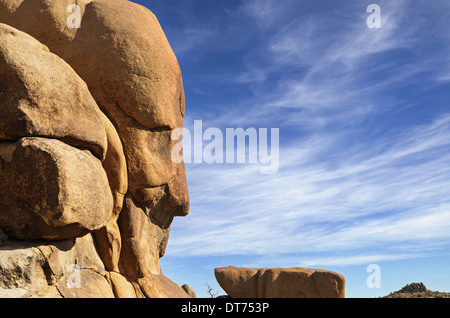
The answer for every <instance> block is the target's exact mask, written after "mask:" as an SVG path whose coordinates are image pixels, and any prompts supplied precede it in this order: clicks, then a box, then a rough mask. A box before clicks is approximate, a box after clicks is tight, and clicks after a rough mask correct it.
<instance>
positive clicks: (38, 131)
mask: <svg viewBox="0 0 450 318" xmlns="http://www.w3.org/2000/svg"><path fill="white" fill-rule="evenodd" d="M0 106H1V107H0V140H14V141H15V140H18V139H20V138H22V137H33V136H36V137H48V138H56V139H59V140H62V141H64V142H66V143H67V144H70V145H72V146H76V147H83V148H85V149H89V150H90V151H91V152H92V153H93V154H94V155H96V156H97V157H98V158H99V159H101V160H103V158H104V157H105V154H106V149H107V139H106V132H105V125H104V123H103V119H102V112H101V111H100V109H99V108H98V106H97V103H96V102H95V100H94V98H93V97H92V95H91V94H90V92H89V90H88V88H87V86H86V84H85V82H84V81H83V80H82V79H81V78H80V77H79V76H78V75H77V74H76V73H75V72H74V71H73V69H72V68H71V67H70V66H69V65H68V64H67V63H66V62H64V61H63V60H62V59H61V58H59V57H58V56H56V55H55V54H53V53H51V52H49V50H48V48H47V47H46V46H45V45H43V44H41V43H40V42H39V41H37V40H36V39H34V38H32V37H31V36H30V35H28V34H26V33H24V32H21V31H19V30H17V29H14V28H12V27H10V26H8V25H5V24H0Z"/></svg>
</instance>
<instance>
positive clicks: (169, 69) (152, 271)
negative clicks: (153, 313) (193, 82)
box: [0, 0, 189, 297]
mask: <svg viewBox="0 0 450 318" xmlns="http://www.w3.org/2000/svg"><path fill="white" fill-rule="evenodd" d="M73 4H74V2H73V1H72V0H58V1H54V0H0V23H3V24H2V25H1V26H0V53H1V54H0V114H1V115H2V116H0V117H1V118H0V143H2V144H3V145H4V146H2V147H3V149H5V151H6V152H5V154H6V155H5V156H4V158H9V157H8V155H10V152H11V149H10V148H8V147H9V146H8V145H10V144H12V143H18V142H20V140H23V139H24V137H33V138H36V137H45V138H47V139H49V140H52V141H51V142H50V143H54V141H56V140H57V141H59V142H61V143H64V144H65V146H67V147H70V149H71V154H69V153H67V156H69V157H70V156H74V155H75V154H76V156H80V153H84V154H86V155H88V152H90V153H92V155H91V157H92V158H91V159H96V160H98V161H92V162H95V166H96V168H93V166H92V165H87V164H86V165H83V164H82V163H81V162H80V163H79V165H78V166H77V168H76V169H77V171H78V172H79V176H76V175H75V173H74V174H73V175H71V176H70V178H68V179H67V183H66V184H62V183H60V180H59V179H58V177H59V175H57V176H55V175H51V174H52V172H50V171H49V170H42V167H41V166H38V163H35V164H32V165H31V166H30V168H29V169H28V170H27V171H28V172H29V173H30V175H32V173H34V175H33V178H34V177H35V176H38V175H39V176H41V175H42V176H43V178H44V180H46V181H45V184H47V181H48V182H53V183H52V184H53V185H54V186H55V187H57V188H58V189H59V188H64V187H66V188H67V189H70V187H71V186H72V184H71V183H72V182H74V183H75V184H76V185H75V186H79V187H81V183H80V180H81V179H82V178H84V177H86V179H85V181H86V182H85V185H84V186H83V187H81V188H83V189H82V190H80V191H85V192H83V193H84V194H83V199H82V200H81V201H82V202H81V203H83V202H84V201H83V200H85V201H86V202H90V203H89V204H91V203H92V204H94V201H92V200H91V199H92V198H93V197H95V198H96V199H97V201H98V202H96V203H95V204H97V205H98V206H100V208H98V206H91V207H90V208H87V207H88V205H83V208H82V210H83V211H81V212H79V213H78V212H77V213H73V214H72V215H73V217H74V218H70V217H69V215H70V213H69V211H68V210H67V212H68V214H64V217H62V216H60V215H58V214H55V213H54V211H56V210H57V209H56V208H55V209H56V210H51V209H46V208H44V209H42V208H41V209H40V210H39V211H37V208H36V205H38V204H36V205H33V204H34V203H35V202H38V201H39V200H41V201H39V202H38V203H39V204H42V202H43V201H42V200H44V201H45V199H43V198H42V197H41V195H42V194H43V193H44V192H45V191H47V190H49V187H48V186H47V188H45V187H44V189H42V190H39V189H38V187H37V186H36V185H35V186H33V185H32V184H27V187H29V188H30V191H31V190H32V191H35V194H36V195H35V197H34V198H31V195H29V196H28V197H27V196H25V197H19V196H15V197H14V198H12V199H10V201H9V202H10V203H11V204H8V206H9V207H10V208H9V212H7V213H3V212H2V211H0V220H2V213H3V220H4V225H2V223H1V222H0V227H2V226H3V229H4V230H5V232H6V233H7V234H8V235H10V236H11V237H13V238H20V239H22V240H28V239H31V238H39V239H46V240H54V239H66V238H67V239H73V238H75V237H77V236H83V235H85V234H86V233H90V234H89V235H90V236H91V237H92V238H93V240H91V241H90V243H89V244H91V245H92V246H90V247H89V249H90V250H93V251H94V250H95V251H96V252H97V256H98V257H99V258H100V259H101V261H102V263H103V265H104V269H105V270H106V272H107V274H105V275H104V276H102V277H105V278H106V281H107V283H108V285H109V286H110V287H111V290H112V291H113V293H114V295H115V297H189V296H188V295H187V293H186V292H185V291H184V290H183V289H182V288H181V287H180V286H178V285H176V284H175V283H173V282H171V281H170V280H169V279H168V278H166V277H165V276H164V275H162V273H161V269H160V265H159V258H160V257H162V256H163V255H164V252H165V247H166V245H167V242H168V237H169V231H170V224H171V223H172V220H173V218H174V217H175V216H185V215H187V213H188V211H189V195H188V190H187V186H186V177H185V171H184V164H183V163H174V162H173V161H172V160H171V150H172V146H173V145H174V141H172V140H171V138H170V136H171V133H172V131H173V129H175V128H179V127H182V126H183V117H184V114H185V100H184V91H183V84H182V77H181V71H180V68H179V65H178V61H177V59H176V57H175V55H174V53H173V51H172V49H171V47H170V44H169V42H168V41H167V39H166V37H165V35H164V32H163V30H162V28H161V26H160V25H159V22H158V21H157V19H156V17H155V16H154V15H153V14H152V13H151V12H150V11H149V10H147V9H146V8H144V7H142V6H140V5H137V4H134V3H132V2H130V1H126V0H78V1H76V4H77V5H78V6H79V8H80V13H81V28H70V27H68V25H67V21H68V17H69V15H70V14H71V13H70V12H68V11H67V8H68V6H69V5H73ZM130 17H132V18H130ZM41 43H42V44H41ZM97 105H98V106H97ZM100 109H101V110H100ZM8 142H9V143H10V144H7V143H8ZM33 149H34V148H33ZM67 149H68V148H67ZM44 157H45V156H44ZM50 157H51V156H50ZM95 157H96V158H95ZM45 159H46V160H47V159H48V156H46V157H45ZM72 159H74V157H72ZM72 159H70V158H67V157H66V156H65V155H64V156H61V158H59V157H58V158H57V160H53V159H48V160H49V161H48V162H50V163H52V164H53V166H54V167H57V168H58V169H60V168H61V167H66V168H67V169H69V167H70V166H71V165H73V164H75V163H74V162H73V160H72ZM71 160H72V161H71ZM3 162H4V164H5V165H6V164H8V165H9V166H8V167H9V168H10V169H11V171H9V172H6V168H5V169H3V171H5V173H9V174H10V175H11V176H12V175H14V174H16V175H17V174H18V173H19V172H18V171H19V170H18V168H19V167H18V166H17V164H18V163H16V162H13V163H10V162H8V160H6V159H4V160H3ZM46 162H47V161H46ZM92 162H91V163H92ZM98 163H100V164H101V167H102V169H103V170H104V171H103V172H102V173H101V174H102V177H101V178H100V179H99V180H96V181H95V182H93V183H92V184H89V183H90V182H91V181H92V180H91V179H92V178H96V177H97V174H99V173H100V172H99V171H100V170H101V169H100V168H98V166H99V165H98ZM25 164H26V160H23V163H22V166H23V167H22V166H21V167H20V168H21V169H25V167H24V165H25ZM77 164H78V163H77ZM61 165H62V166H61ZM80 165H81V166H80ZM5 167H6V166H5ZM0 168H1V167H0ZM34 168H36V171H34V170H33V169H34ZM55 169H56V168H55ZM55 169H54V170H55ZM0 170H1V169H0ZM56 170H57V169H56ZM56 170H55V171H56ZM63 170H64V169H63ZM69 170H70V169H69ZM58 171H59V170H58ZM103 176H106V180H107V184H108V185H109V189H108V187H105V186H104V183H105V182H104V181H105V179H104V177H103ZM11 178H13V177H11ZM52 178H53V179H52ZM11 180H12V179H11ZM33 180H34V179H33ZM11 182H16V183H18V182H20V180H18V181H17V180H16V181H10V183H11ZM42 183H44V181H42V182H41V184H42ZM100 183H101V184H102V185H101V186H100ZM37 184H39V182H38V183H37ZM0 187H1V185H0ZM97 188H99V189H97ZM100 188H101V189H100ZM74 189H75V188H74ZM0 190H1V191H2V192H3V191H4V194H2V193H0V196H2V195H5V196H6V195H7V193H8V189H7V186H4V188H1V189H0ZM38 190H39V191H41V192H39V191H38ZM106 190H108V191H109V192H108V191H106ZM105 191H106V193H105ZM74 193H75V192H74ZM80 195H81V194H80ZM70 198H72V197H70ZM59 199H60V198H59V197H58V200H59ZM33 200H34V201H33ZM69 201H70V200H69ZM55 202H56V201H55ZM55 202H54V201H52V202H51V203H52V204H53V206H56V205H58V204H59V203H61V204H60V205H62V206H63V207H65V208H66V207H69V206H70V205H69V203H70V202H69V203H66V202H65V201H64V202H63V201H61V202H59V201H58V202H59V203H58V202H57V203H55ZM81 203H80V204H81ZM106 203H108V204H106ZM5 205H6V204H5ZM106 205H108V206H109V212H108V213H104V212H105V211H104V210H103V209H102V208H105V210H106ZM25 206H26V207H27V208H26V209H25V208H23V207H25ZM13 207H16V209H15V211H13V210H14V209H13ZM17 207H19V208H17ZM20 207H22V208H20ZM58 211H59V210H58ZM38 212H39V213H38ZM14 213H16V214H14ZM13 214H14V216H12V215H13ZM97 214H98V215H97ZM24 215H28V216H30V215H33V217H31V216H30V217H24V219H23V220H24V221H23V222H16V223H17V224H16V225H14V224H13V222H14V220H17V218H18V217H19V216H20V217H23V216H24ZM42 215H45V218H43V217H42ZM94 215H95V218H94ZM75 217H78V218H80V219H82V220H78V221H80V222H81V223H80V222H75V223H71V222H72V221H73V220H74V219H75ZM91 217H92V219H90V218H91ZM93 219H95V222H92V220H93ZM49 220H51V222H50V221H49ZM56 220H59V221H56ZM67 220H69V221H67ZM52 222H53V223H52ZM64 222H66V223H69V225H63V224H65V223H64ZM78 223H80V224H81V225H80V224H78ZM23 224H27V225H26V226H24V225H23ZM119 225H120V226H119ZM77 226H78V228H77ZM59 227H61V228H59ZM83 237H84V236H83ZM5 240H6V239H5ZM6 242H7V244H8V241H6ZM53 243H54V242H48V244H53ZM91 274H92V273H90V272H89V273H84V274H83V276H86V277H90V278H89V279H93V278H92V277H91V276H92V275H91ZM97 280H98V281H97V284H98V286H103V287H101V288H100V289H99V292H98V293H97V294H95V295H100V294H102V293H105V295H107V296H110V289H108V288H106V285H105V284H104V282H105V281H104V280H103V279H100V278H98V279H97ZM52 286H53V285H52ZM55 286H56V287H58V285H57V284H56V285H55ZM52 290H54V288H53V287H52ZM64 290H65V292H64ZM39 293H40V294H42V291H40V292H39ZM44 294H45V293H44ZM51 294H52V293H49V295H51ZM87 294H90V295H94V294H93V291H92V292H89V293H87ZM36 295H37V294H36ZM58 295H61V296H63V297H79V296H80V295H79V294H77V293H76V291H74V290H72V289H69V290H66V288H65V287H64V286H61V287H60V288H59V289H58Z"/></svg>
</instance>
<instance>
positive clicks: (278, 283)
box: [214, 266, 345, 298]
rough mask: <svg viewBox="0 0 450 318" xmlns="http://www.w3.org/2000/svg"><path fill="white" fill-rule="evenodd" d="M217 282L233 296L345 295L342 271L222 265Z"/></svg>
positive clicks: (290, 296)
mask: <svg viewBox="0 0 450 318" xmlns="http://www.w3.org/2000/svg"><path fill="white" fill-rule="evenodd" d="M214 272H215V276H216V279H217V282H218V283H219V285H220V286H221V287H222V289H223V290H224V291H225V292H226V293H227V295H228V297H230V298H344V297H345V278H344V276H342V275H341V274H338V273H335V272H331V271H326V270H319V269H307V268H261V269H251V268H243V267H233V266H230V267H221V268H216V269H215V271H214Z"/></svg>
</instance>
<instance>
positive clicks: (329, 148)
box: [168, 115, 450, 255]
mask: <svg viewBox="0 0 450 318" xmlns="http://www.w3.org/2000/svg"><path fill="white" fill-rule="evenodd" d="M449 123H450V115H446V116H442V117H440V118H439V119H437V120H435V121H433V122H431V123H429V124H427V125H423V126H420V127H415V128H412V129H409V130H408V131H401V132H399V133H397V134H391V135H389V136H385V137H383V138H380V139H379V140H374V141H373V142H372V143H371V144H367V145H366V146H365V147H361V145H358V147H356V148H355V149H352V148H344V147H342V146H343V143H345V133H342V135H340V136H339V135H329V136H328V135H316V136H313V137H311V138H309V139H307V140H304V141H302V142H298V143H296V144H293V145H291V146H290V147H288V148H284V149H281V151H280V156H281V166H280V172H279V173H278V174H276V175H273V176H270V177H267V176H261V175H259V172H258V171H259V170H258V167H257V166H254V165H244V166H237V165H231V166H226V165H222V166H220V165H216V166H214V165H211V166H209V165H205V166H188V182H189V187H190V192H191V197H192V198H193V202H192V203H191V204H192V208H191V215H190V216H189V217H188V218H189V219H188V220H184V219H183V220H180V224H181V223H182V224H183V225H182V226H180V228H178V227H176V226H175V227H174V229H173V230H172V231H173V233H172V238H173V237H174V236H176V237H177V238H175V239H174V240H173V241H171V243H170V244H169V250H168V251H169V253H170V254H171V255H180V254H182V255H223V254H247V255H252V254H254V255H264V254H266V253H267V254H283V253H314V252H327V251H336V250H340V251H352V250H360V249H370V248H380V247H383V246H386V244H387V245H388V246H393V245H395V244H406V243H408V242H409V243H413V244H416V247H415V250H413V251H412V252H413V253H414V254H420V251H421V249H426V250H428V249H429V248H430V246H431V247H433V246H434V247H437V246H440V245H442V244H443V243H445V241H446V240H448V239H449V238H450V233H449V232H448V228H449V227H450V199H446V198H448V193H447V192H448V191H447V190H448V189H449V188H450V178H448V175H449V172H450V169H449V168H448V167H449V164H450V153H448V152H447V153H445V152H442V149H443V148H446V149H449V148H450V140H449V139H448V136H449V133H450V127H449ZM336 149H340V150H338V151H337V152H333V150H336ZM177 221H178V220H177ZM401 246H402V245H399V247H398V250H395V251H392V253H393V254H399V253H400V254H404V255H409V254H411V253H412V252H411V251H410V250H402V247H401ZM409 248H410V247H409ZM389 255H390V254H389Z"/></svg>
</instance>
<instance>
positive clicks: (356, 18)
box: [137, 0, 450, 297]
mask: <svg viewBox="0 0 450 318" xmlns="http://www.w3.org/2000/svg"><path fill="white" fill-rule="evenodd" d="M137 2H138V3H140V4H143V5H145V6H146V7H148V8H149V9H150V10H151V11H153V12H154V13H155V15H156V16H157V18H158V19H159V21H160V23H161V25H162V27H163V29H164V31H165V32H166V35H167V37H168V39H169V42H170V43H171V45H172V47H173V49H174V51H175V53H176V55H177V57H178V59H179V62H180V66H181V69H182V73H183V78H184V86H185V90H186V103H187V106H186V107H187V111H186V118H185V127H186V128H187V129H190V130H192V129H193V124H194V120H202V121H203V126H204V129H206V128H209V127H216V128H219V129H221V130H222V131H223V132H224V133H225V129H226V128H238V127H242V128H244V129H247V128H249V127H255V128H269V129H270V128H279V132H280V137H279V143H280V148H279V158H280V163H279V170H278V172H277V173H275V174H272V175H262V174H260V170H259V168H260V167H259V164H206V163H202V164H195V163H190V164H186V170H187V172H186V173H187V181H188V186H189V192H190V198H191V212H190V215H189V216H188V217H185V218H176V219H175V221H174V223H173V225H172V230H171V235H170V239H169V245H168V248H167V252H166V255H165V256H164V257H163V258H162V260H161V263H162V269H163V273H164V274H165V275H166V276H168V277H169V278H171V279H172V280H174V281H175V282H177V283H179V284H184V283H188V284H190V285H191V286H192V287H193V288H194V290H195V291H196V292H197V295H198V296H200V297H207V294H206V288H205V286H204V284H205V283H208V284H210V285H211V286H212V287H213V288H214V290H215V291H218V292H219V293H223V291H222V290H221V289H220V287H219V286H218V284H217V283H216V281H215V278H214V268H216V267H221V266H228V265H234V266H244V267H296V266H298V267H309V268H322V269H329V270H334V271H337V272H339V273H341V274H343V275H344V276H345V277H346V282H347V288H346V293H347V296H348V297H377V296H382V295H386V294H388V293H390V292H392V291H395V290H398V289H400V288H401V287H403V286H404V285H406V284H407V283H411V282H419V281H421V282H423V283H424V284H425V285H426V286H427V287H428V288H429V289H432V290H440V291H450V270H449V267H450V195H449V192H450V191H449V190H450V168H449V167H450V138H449V136H450V107H449V101H450V89H449V86H450V33H449V32H448V30H449V29H450V20H448V12H450V2H448V1H446V0H432V1H412V0H410V1H407V0H399V1H382V0H371V1H359V0H358V1H356V0H355V1H344V0H339V1H337V0H321V1H311V0H309V1H305V0H303V1H302V0H283V1H276V0H215V1H210V0H184V1H179V0H152V1H143V0H142V1H137ZM372 3H374V4H378V5H379V6H380V8H381V23H382V24H381V28H379V29H370V28H368V27H367V24H366V19H367V18H368V16H369V15H370V13H367V12H366V8H367V6H368V5H369V4H372ZM204 145H205V144H204ZM370 264H377V265H379V266H380V269H381V288H373V289H371V288H368V287H367V285H366V279H367V278H368V277H369V275H370V273H368V272H367V271H366V269H367V266H368V265H370Z"/></svg>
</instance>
